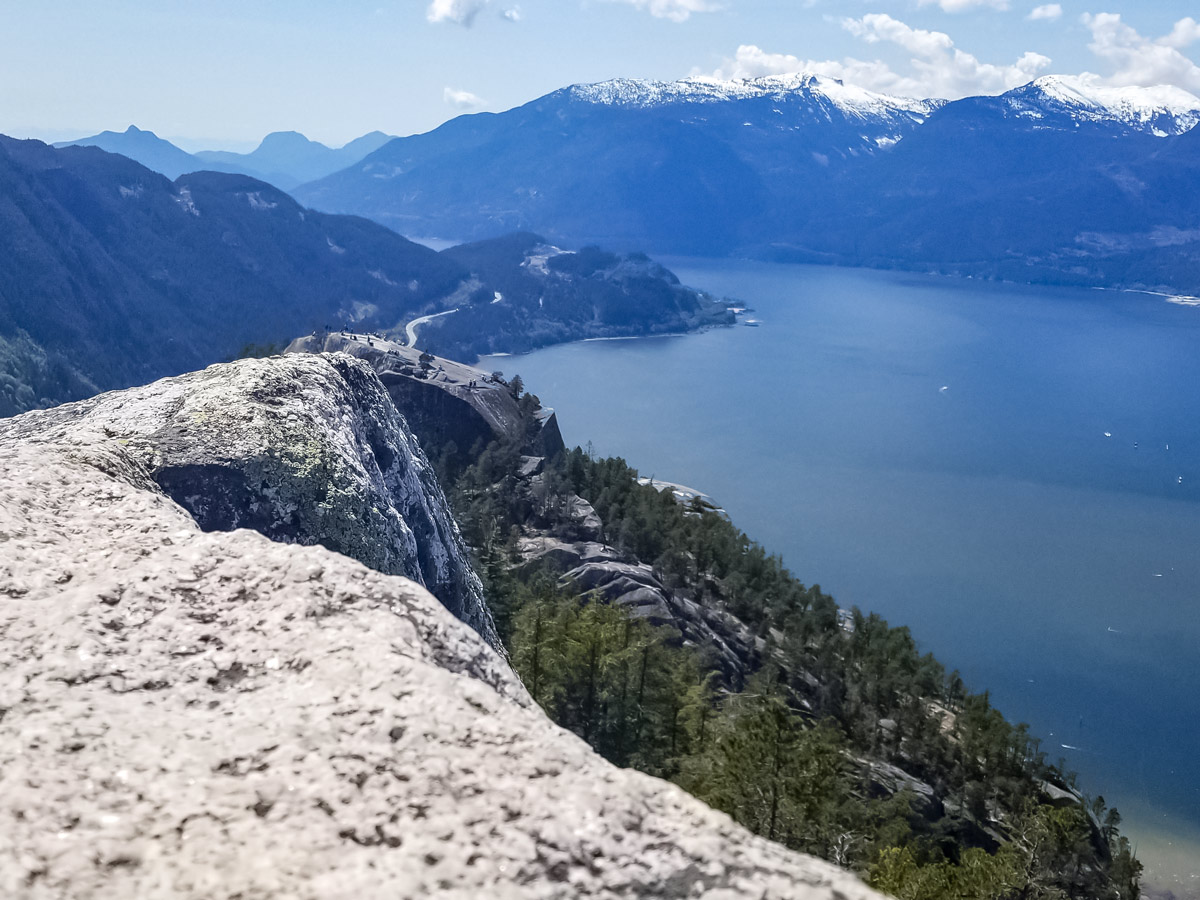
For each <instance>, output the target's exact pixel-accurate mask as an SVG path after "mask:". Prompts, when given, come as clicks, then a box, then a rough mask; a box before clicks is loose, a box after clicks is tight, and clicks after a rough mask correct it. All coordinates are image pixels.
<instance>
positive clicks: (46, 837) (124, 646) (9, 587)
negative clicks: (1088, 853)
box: [0, 367, 876, 900]
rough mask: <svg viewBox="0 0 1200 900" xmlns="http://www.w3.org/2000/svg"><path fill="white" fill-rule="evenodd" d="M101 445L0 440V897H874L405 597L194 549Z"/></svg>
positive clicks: (135, 467) (156, 498) (346, 574)
mask: <svg viewBox="0 0 1200 900" xmlns="http://www.w3.org/2000/svg"><path fill="white" fill-rule="evenodd" d="M234 370H236V367H234ZM210 371H211V370H210ZM151 388H153V386H151ZM140 390H143V391H148V390H150V388H147V389H140ZM142 396H145V394H143V395H142ZM110 397H111V395H110ZM183 399H184V401H185V402H186V398H183ZM22 418H24V417H22ZM16 421H17V422H20V420H16ZM122 440H123V439H122V438H119V437H107V436H104V435H103V434H93V435H91V436H90V438H89V439H88V440H87V441H86V442H85V441H82V440H80V439H79V436H78V435H75V436H74V437H72V436H70V435H67V434H64V433H57V432H53V430H51V432H48V433H43V434H42V435H41V437H39V436H38V430H37V429H35V428H32V427H31V426H30V424H29V422H26V423H25V424H24V425H22V426H20V427H11V426H10V427H9V428H8V429H7V430H5V429H3V428H0V471H2V472H3V478H2V479H0V896H3V897H6V898H8V897H11V898H30V900H40V898H126V897H128V898H134V897H136V898H159V897H171V898H177V897H189V898H239V900H257V898H262V900H266V898H272V900H274V898H285V897H286V898H353V900H364V898H375V897H380V898H385V897H386V898H418V897H437V898H464V900H466V898H517V897H520V898H568V897H605V898H608V897H611V898H617V897H621V898H626V897H647V898H648V897H668V898H670V897H709V898H734V897H753V898H780V900H782V898H803V900H817V898H821V900H834V898H837V900H866V898H868V897H875V896H876V895H874V894H872V893H871V892H870V891H869V890H867V889H866V888H865V887H863V886H862V885H861V884H860V883H859V882H858V881H857V880H856V879H855V878H854V877H853V876H851V875H849V874H847V873H845V872H842V871H840V870H838V869H835V868H833V867H831V866H829V865H826V864H824V863H821V862H818V861H816V860H813V859H810V858H807V857H804V856H801V855H799V854H795V853H792V852H790V851H787V850H785V849H784V848H782V847H780V846H778V845H775V844H772V843H769V842H767V841H765V840H762V839H760V838H757V837H754V836H752V835H750V834H749V833H747V832H746V831H744V830H743V829H741V828H740V827H738V826H736V825H735V824H734V823H733V822H732V821H731V820H730V819H729V818H727V817H726V816H724V815H722V814H719V813H716V812H713V811H712V810H710V809H708V808H707V807H705V806H704V805H702V804H701V803H699V802H697V801H695V800H693V799H692V798H690V797H688V796H687V795H686V794H684V793H683V792H681V791H680V790H678V789H676V788H675V787H673V786H671V785H669V784H666V783H664V782H661V781H658V780H656V779H653V778H649V777H646V776H643V775H640V774H638V773H636V772H632V771H628V770H622V769H617V768H615V767H613V766H611V765H609V764H608V763H606V762H605V761H604V760H602V759H601V758H600V757H598V756H597V755H595V754H594V753H593V752H592V751H591V750H590V749H589V748H588V747H587V746H586V745H585V744H584V743H583V742H582V741H580V740H578V739H577V738H575V737H574V736H573V735H571V734H569V733H567V732H565V731H563V730H562V729H560V728H558V727H557V726H555V725H554V724H553V723H551V722H550V721H549V720H548V719H547V718H546V717H545V716H544V715H543V714H542V713H541V712H540V710H538V709H537V708H536V707H534V706H533V705H532V704H531V703H530V701H529V699H528V696H527V695H526V693H525V691H524V689H523V688H522V686H521V685H520V683H519V682H518V680H517V679H516V678H515V676H514V675H513V674H512V673H511V672H510V670H509V669H508V667H507V665H506V663H505V662H504V661H503V660H502V659H501V658H500V657H499V656H498V655H497V654H496V653H495V652H494V651H493V650H492V649H491V648H490V647H489V646H488V644H487V643H486V642H485V641H484V640H483V639H482V638H481V637H480V636H479V635H478V634H477V633H476V632H475V631H474V630H472V629H471V628H469V627H468V626H467V625H465V624H464V623H463V622H461V621H459V620H458V619H456V618H454V617H453V616H452V615H450V614H449V613H448V612H447V610H446V609H445V608H444V607H443V606H442V604H440V603H439V602H438V601H437V600H436V599H435V598H434V597H433V596H432V595H430V594H429V593H428V592H426V591H425V590H424V589H423V588H421V587H420V586H418V585H416V584H415V583H413V582H412V581H409V580H407V579H405V578H403V577H401V576H398V575H388V574H383V573H381V572H378V571H375V570H373V569H369V568H367V567H366V566H364V565H362V564H361V563H359V562H356V561H354V560H352V559H349V558H348V557H346V556H343V555H339V554H337V553H334V552H331V551H330V550H327V549H325V548H323V547H319V546H299V545H296V544H285V543H276V542H272V541H270V540H268V539H267V538H265V537H263V536H262V535H260V534H258V533H256V532H252V531H247V530H236V531H223V532H204V531H202V530H201V529H200V527H199V526H198V525H197V523H196V521H195V519H194V518H193V516H192V515H190V514H189V513H188V512H187V511H186V510H185V509H184V508H183V507H181V506H180V505H179V504H177V503H176V502H174V501H173V500H171V499H170V498H169V497H168V496H167V495H166V494H165V493H164V492H163V490H162V489H161V488H160V487H159V485H158V484H157V483H156V482H155V480H154V479H153V478H152V477H151V474H150V472H149V470H148V467H147V464H146V462H145V460H144V459H143V458H142V456H141V454H139V453H137V452H134V451H133V450H131V449H130V448H129V446H128V445H127V444H123V443H122Z"/></svg>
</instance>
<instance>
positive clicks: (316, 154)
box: [195, 131, 392, 191]
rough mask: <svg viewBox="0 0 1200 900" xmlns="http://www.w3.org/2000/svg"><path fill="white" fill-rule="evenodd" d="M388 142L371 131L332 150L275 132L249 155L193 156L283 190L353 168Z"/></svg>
mask: <svg viewBox="0 0 1200 900" xmlns="http://www.w3.org/2000/svg"><path fill="white" fill-rule="evenodd" d="M390 140H392V136H391V135H387V134H384V133H383V132H382V131H372V132H371V133H370V134H364V135H363V136H362V137H360V138H356V139H355V140H353V141H351V142H350V143H348V144H346V145H345V146H344V147H341V148H339V149H336V150H335V149H332V148H330V147H327V146H325V145H324V144H321V143H318V142H317V141H310V140H309V139H308V138H306V137H305V136H304V135H302V134H300V133H299V132H295V131H276V132H274V133H272V134H268V135H267V136H266V137H265V138H263V142H262V143H261V144H259V146H258V148H257V149H255V150H254V151H253V152H251V153H230V152H226V151H222V150H201V151H199V152H198V153H196V154H195V156H196V158H197V159H199V160H201V161H202V162H204V163H205V164H206V165H209V166H211V165H213V164H216V165H220V166H225V167H228V168H230V169H233V170H235V171H238V172H243V173H245V174H247V175H253V176H254V177H255V178H260V179H262V180H263V181H266V182H269V183H271V184H273V185H275V186H276V187H278V188H282V189H283V190H285V191H286V190H291V189H292V188H294V187H296V186H297V185H299V184H302V183H304V182H306V181H315V180H316V179H318V178H323V177H325V176H326V175H330V174H332V173H334V172H337V171H338V170H339V169H344V168H346V167H347V166H352V165H354V164H355V163H356V162H358V161H359V160H361V159H362V158H363V157H364V156H366V155H367V154H369V153H372V152H374V151H375V150H378V149H379V148H380V147H382V146H383V145H384V144H386V143H387V142H388V141H390Z"/></svg>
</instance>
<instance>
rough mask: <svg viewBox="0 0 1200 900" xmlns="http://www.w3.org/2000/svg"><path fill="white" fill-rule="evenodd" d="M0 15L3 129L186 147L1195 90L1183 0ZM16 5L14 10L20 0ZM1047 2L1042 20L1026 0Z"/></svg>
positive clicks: (794, 1)
mask: <svg viewBox="0 0 1200 900" xmlns="http://www.w3.org/2000/svg"><path fill="white" fill-rule="evenodd" d="M5 6H6V9H5V10H4V12H3V13H0V132H3V133H7V134H13V135H18V136H29V137H41V138H43V139H53V140H59V139H64V138H70V137H80V136H83V135H85V134H90V133H93V132H95V131H99V130H102V129H105V128H112V129H124V128H125V126H127V125H129V124H131V123H132V124H137V125H138V126H139V127H142V128H148V129H151V130H153V131H155V132H157V133H158V134H160V135H162V136H164V137H169V138H172V139H175V140H178V141H179V142H181V143H183V144H184V145H185V146H188V147H189V149H199V148H200V147H202V146H214V147H215V146H230V147H236V148H242V147H249V146H252V145H253V144H254V143H256V142H257V140H258V139H260V138H261V137H262V136H263V135H264V134H266V133H267V132H270V131H277V130H287V129H294V130H298V131H302V132H304V133H305V134H307V135H309V136H310V137H312V138H315V139H317V140H322V141H325V142H327V143H330V144H333V145H338V144H341V143H344V142H345V141H347V140H349V139H351V138H353V137H356V136H357V135H359V134H362V133H364V132H367V131H372V130H374V129H381V130H383V131H387V132H389V133H393V134H410V133H413V132H419V131H426V130H428V129H430V128H432V127H435V126H436V125H437V124H439V123H440V122H442V121H444V120H445V119H447V118H450V117H452V116H454V115H457V114H459V113H461V112H466V111H475V110H502V109H507V108H509V107H511V106H516V105H519V104H521V103H524V102H526V101H528V100H531V99H533V98H535V97H537V96H540V95H542V94H544V93H547V92H549V91H551V90H554V89H555V88H558V87H561V86H563V85H566V84H571V83H575V82H586V81H598V80H602V79H605V78H612V77H617V76H622V77H636V78H659V79H674V78H679V77H683V76H687V75H690V74H705V75H712V74H717V75H721V76H724V77H753V76H756V75H762V74H770V73H775V72H786V71H794V70H797V69H806V70H816V71H820V72H822V73H824V74H829V75H834V76H840V77H844V78H845V79H846V80H847V81H851V82H854V83H856V84H859V85H861V86H863V87H868V88H872V89H875V90H883V91H886V92H891V93H903V94H910V95H913V94H920V95H924V96H949V97H955V96H963V95H966V94H974V93H996V92H999V91H1001V90H1004V89H1005V88H1006V87H1011V86H1015V85H1016V84H1019V83H1023V82H1025V81H1028V80H1031V79H1032V78H1033V77H1035V76H1036V75H1039V74H1049V73H1066V74H1079V73H1084V72H1087V73H1092V74H1093V75H1094V76H1095V77H1096V78H1097V79H1100V80H1103V81H1105V82H1107V83H1112V84H1153V83H1172V84H1175V85H1177V86H1179V87H1182V88H1185V89H1188V90H1190V91H1191V92H1192V93H1193V94H1198V95H1200V66H1198V65H1197V62H1196V61H1197V60H1200V25H1198V24H1197V22H1196V21H1195V20H1194V19H1193V18H1192V17H1193V16H1194V17H1197V18H1200V9H1197V8H1196V7H1195V5H1194V4H1193V3H1191V2H1187V3H1184V2H1179V0H1169V2H1168V0H1160V2H1146V0H1142V2H1133V0H1120V2H1100V0H1097V2H1091V0H1082V2H1076V0H1062V2H1061V3H1057V4H1042V3H1041V2H1040V0H846V2H836V3H835V2H830V0H432V2H431V0H342V2H339V3H336V4H335V3H329V2H315V0H289V2H283V0H158V2H156V3H153V4H152V3H146V2H133V0H105V2H104V3H94V2H82V0H39V2H38V3H36V4H19V5H18V4H16V3H9V4H6V5H5ZM18 8H19V11H17V10H18ZM1035 9H1038V10H1039V12H1038V13H1037V14H1036V15H1035V14H1034V10H1035Z"/></svg>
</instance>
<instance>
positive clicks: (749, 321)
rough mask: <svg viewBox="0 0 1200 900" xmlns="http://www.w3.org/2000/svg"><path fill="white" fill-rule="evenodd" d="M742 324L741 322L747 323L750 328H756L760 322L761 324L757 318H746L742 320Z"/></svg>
mask: <svg viewBox="0 0 1200 900" xmlns="http://www.w3.org/2000/svg"><path fill="white" fill-rule="evenodd" d="M742 324H743V325H747V326H749V327H750V328H757V327H758V326H759V325H761V324H762V322H760V321H759V320H758V319H747V320H746V321H745V322H743V323H742Z"/></svg>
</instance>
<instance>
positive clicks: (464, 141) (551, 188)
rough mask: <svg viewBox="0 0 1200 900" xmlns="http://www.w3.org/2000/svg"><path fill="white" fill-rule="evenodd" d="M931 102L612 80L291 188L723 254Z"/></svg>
mask: <svg viewBox="0 0 1200 900" xmlns="http://www.w3.org/2000/svg"><path fill="white" fill-rule="evenodd" d="M941 105H942V104H941V101H937V100H908V99H902V98H894V97H886V96H883V95H880V94H873V93H871V92H869V91H863V90H859V89H856V88H852V87H849V86H846V85H844V84H842V83H841V82H839V81H835V80H833V79H828V78H821V77H818V76H811V75H808V76H793V77H785V78H765V79H757V80H751V81H738V82H721V81H714V80H712V79H688V80H685V81H681V82H674V83H660V82H639V81H610V82H605V83H603V84H597V85H578V86H575V87H569V88H565V89H563V90H559V91H555V92H554V93H552V94H549V95H547V96H545V97H542V98H541V99H539V100H535V101H534V102H532V103H529V104H527V105H525V106H522V107H520V108H518V109H514V110H510V111H508V112H505V113H501V114H499V115H492V114H479V115H472V116H462V117H460V118H457V119H454V120H452V121H450V122H447V123H446V124H445V125H443V126H441V127H440V128H438V129H436V130H435V131H432V132H430V133H428V134H423V135H418V136H414V137H408V138H399V139H397V140H394V141H392V142H391V143H389V144H387V145H386V146H384V147H382V148H381V149H379V150H377V151H376V152H374V153H372V154H371V155H370V156H368V157H366V158H365V159H364V160H362V162H361V163H359V164H357V165H355V166H352V167H351V168H349V169H347V170H345V171H343V172H339V173H337V174H335V175H332V176H330V177H328V178H325V179H323V180H321V181H318V182H315V183H313V184H309V185H305V186H304V187H302V188H300V189H298V191H297V196H299V197H302V198H303V200H304V202H305V203H309V204H312V205H314V206H316V207H318V208H321V209H327V210H337V211H342V210H353V211H354V212H356V213H358V214H361V215H367V216H370V217H371V218H374V219H376V220H377V221H380V222H383V223H385V224H388V225H391V226H392V227H394V228H396V229H397V230H399V231H401V232H402V233H405V234H417V235H427V236H447V237H460V238H466V237H482V236H489V235H495V234H499V233H502V232H505V231H512V230H514V229H529V230H534V231H538V232H539V233H543V234H545V235H546V236H547V237H548V238H550V239H553V240H564V241H584V240H593V241H598V242H600V243H611V244H615V245H617V246H621V247H626V248H630V247H638V246H641V245H643V244H645V243H646V242H651V243H652V244H653V245H654V246H656V247H658V248H660V249H680V250H691V251H702V252H724V251H727V250H729V249H730V248H732V247H736V246H738V245H740V244H742V243H744V242H746V241H747V240H752V241H753V240H756V239H757V236H758V234H759V232H760V230H761V224H762V222H763V219H764V216H770V215H772V214H773V212H774V211H775V210H777V209H780V208H784V209H786V208H787V207H789V206H791V205H794V204H805V203H806V202H808V199H809V191H810V188H811V186H812V184H814V183H819V182H821V181H823V180H824V179H826V178H827V177H828V173H829V172H830V171H832V170H837V169H840V168H841V167H843V166H845V165H846V164H848V163H850V162H853V161H856V160H858V159H863V158H869V157H872V156H874V155H876V154H878V153H879V152H881V149H882V148H886V147H889V146H891V145H892V144H894V143H896V142H897V141H899V140H901V139H902V138H904V137H905V136H906V135H908V134H911V133H912V132H913V131H914V130H915V129H916V128H918V127H919V126H920V125H921V123H922V122H924V121H925V119H926V118H927V117H928V116H929V115H930V113H931V112H933V111H934V110H936V109H937V108H938V107H939V106H941Z"/></svg>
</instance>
